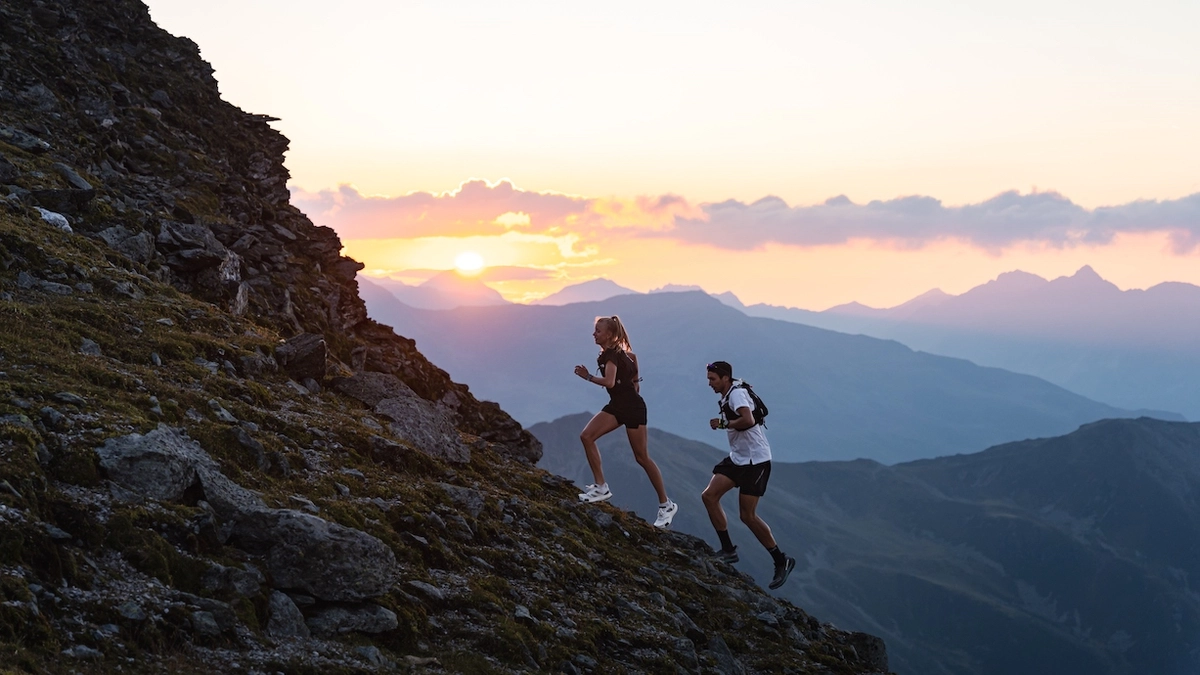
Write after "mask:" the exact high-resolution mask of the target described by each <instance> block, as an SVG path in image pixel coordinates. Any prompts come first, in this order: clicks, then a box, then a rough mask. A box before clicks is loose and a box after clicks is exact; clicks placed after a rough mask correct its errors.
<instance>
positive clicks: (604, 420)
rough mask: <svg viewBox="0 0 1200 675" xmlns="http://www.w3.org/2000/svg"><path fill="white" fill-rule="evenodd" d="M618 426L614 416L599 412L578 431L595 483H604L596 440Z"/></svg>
mask: <svg viewBox="0 0 1200 675" xmlns="http://www.w3.org/2000/svg"><path fill="white" fill-rule="evenodd" d="M618 426H620V425H618V424H617V418H616V417H613V416H612V415H610V414H609V413H606V412H599V413H596V416H595V417H593V418H592V419H591V421H589V422H588V423H587V426H585V427H584V428H583V431H581V432H579V440H580V441H582V442H583V452H584V454H585V455H587V461H588V466H589V467H591V469H592V478H593V479H595V481H596V485H604V467H603V466H602V463H601V461H600V449H599V448H597V447H596V441H598V440H600V437H601V436H603V435H604V434H607V433H608V432H610V431H612V430H613V429H616V428H617V427H618Z"/></svg>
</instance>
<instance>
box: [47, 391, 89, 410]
mask: <svg viewBox="0 0 1200 675" xmlns="http://www.w3.org/2000/svg"><path fill="white" fill-rule="evenodd" d="M54 400H55V401H58V402H59V403H65V404H67V405H73V406H79V407H80V408H82V407H84V406H85V405H87V400H86V399H84V398H83V397H82V396H80V395H79V394H76V393H74V392H70V391H60V392H58V393H57V394H55V395H54Z"/></svg>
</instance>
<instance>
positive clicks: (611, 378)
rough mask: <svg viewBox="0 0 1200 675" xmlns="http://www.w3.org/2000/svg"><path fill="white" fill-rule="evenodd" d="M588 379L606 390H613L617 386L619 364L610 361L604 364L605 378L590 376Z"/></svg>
mask: <svg viewBox="0 0 1200 675" xmlns="http://www.w3.org/2000/svg"><path fill="white" fill-rule="evenodd" d="M588 379H589V380H591V381H592V382H595V383H596V384H598V385H600V386H601V387H604V388H605V389H612V388H613V387H615V386H616V385H617V364H615V363H613V362H612V361H609V362H607V363H605V364H604V377H596V376H595V375H589V376H588Z"/></svg>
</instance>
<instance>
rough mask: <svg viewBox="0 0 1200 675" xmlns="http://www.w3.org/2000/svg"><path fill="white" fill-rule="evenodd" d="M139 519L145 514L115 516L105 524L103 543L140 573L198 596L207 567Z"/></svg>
mask: <svg viewBox="0 0 1200 675" xmlns="http://www.w3.org/2000/svg"><path fill="white" fill-rule="evenodd" d="M139 519H145V515H144V514H141V513H138V512H137V510H136V509H132V510H121V511H117V512H116V513H114V514H113V515H112V517H111V518H109V521H108V537H107V539H106V541H105V543H106V544H107V545H108V546H110V547H112V548H114V549H116V550H118V551H121V552H122V554H123V555H124V556H125V558H126V560H128V561H129V564H131V565H133V566H134V567H135V568H137V569H138V570H139V571H141V572H143V573H145V574H148V575H150V576H152V577H154V578H156V579H158V580H159V581H161V582H163V583H164V584H167V585H168V586H172V587H174V588H178V589H180V590H183V591H187V592H189V593H199V592H200V578H201V576H202V575H203V574H204V572H205V570H207V569H208V564H207V563H206V562H204V561H202V560H198V559H195V558H192V557H190V556H186V555H183V554H182V553H180V552H179V551H178V550H176V549H175V547H174V546H172V545H171V543H170V542H168V541H167V540H166V539H164V538H163V537H162V535H160V534H158V533H157V532H155V531H153V530H150V529H148V528H147V527H144V526H143V525H142V524H140V523H139V522H138V520H139Z"/></svg>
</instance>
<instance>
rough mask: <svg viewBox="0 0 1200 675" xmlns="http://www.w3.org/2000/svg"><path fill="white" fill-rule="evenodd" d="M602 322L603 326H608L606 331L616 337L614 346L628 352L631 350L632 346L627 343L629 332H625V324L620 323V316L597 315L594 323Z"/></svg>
mask: <svg viewBox="0 0 1200 675" xmlns="http://www.w3.org/2000/svg"><path fill="white" fill-rule="evenodd" d="M600 322H604V326H605V327H606V328H608V332H610V333H612V334H613V337H614V338H616V346H617V347H619V348H621V349H623V350H625V351H627V352H629V351H633V347H632V346H631V345H630V344H629V333H626V332H625V326H624V325H623V324H622V323H621V318H620V317H618V316H617V315H616V314H614V315H612V316H598V317H596V323H600Z"/></svg>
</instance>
